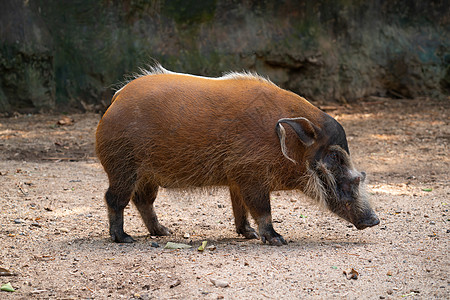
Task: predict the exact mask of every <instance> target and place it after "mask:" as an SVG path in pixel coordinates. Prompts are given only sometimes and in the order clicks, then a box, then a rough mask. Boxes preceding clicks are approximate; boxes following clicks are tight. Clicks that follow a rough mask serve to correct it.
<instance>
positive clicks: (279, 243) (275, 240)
mask: <svg viewBox="0 0 450 300" xmlns="http://www.w3.org/2000/svg"><path fill="white" fill-rule="evenodd" d="M268 241H269V244H270V245H272V246H282V245H287V242H286V241H285V240H284V238H283V237H282V236H277V237H273V238H271V239H269V240H268Z"/></svg>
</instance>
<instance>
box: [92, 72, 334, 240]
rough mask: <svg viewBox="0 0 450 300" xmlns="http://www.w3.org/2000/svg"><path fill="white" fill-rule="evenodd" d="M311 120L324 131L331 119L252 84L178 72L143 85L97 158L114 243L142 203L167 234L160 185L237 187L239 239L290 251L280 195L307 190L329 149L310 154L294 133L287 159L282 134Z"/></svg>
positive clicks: (123, 106)
mask: <svg viewBox="0 0 450 300" xmlns="http://www.w3.org/2000/svg"><path fill="white" fill-rule="evenodd" d="M294 117H304V118H307V119H308V120H309V121H310V122H311V123H313V124H314V125H315V126H317V128H318V130H320V129H321V128H322V125H323V124H324V123H325V120H328V118H329V116H327V115H326V114H324V113H323V112H322V111H320V110H319V109H318V108H316V107H315V106H313V105H311V104H310V103H309V102H308V101H306V100H305V99H304V98H302V97H299V96H298V95H296V94H294V93H291V92H288V91H286V90H283V89H280V88H279V87H277V86H275V85H274V84H272V83H271V82H269V81H267V80H264V79H262V78H259V77H257V76H251V75H248V74H247V75H242V74H241V75H239V74H238V75H236V74H235V75H234V76H233V75H230V76H227V77H224V78H222V79H221V78H216V79H209V78H204V77H196V76H190V75H183V74H175V73H170V72H167V73H165V72H163V71H161V72H155V74H150V75H147V76H142V77H139V78H137V79H135V80H133V81H131V82H130V83H128V84H127V85H126V86H125V87H124V88H122V89H121V90H120V91H119V92H118V93H117V94H116V95H115V96H114V99H113V103H112V105H111V106H110V107H109V109H108V110H107V112H106V113H105V115H104V116H103V118H102V120H101V121H100V123H99V125H98V129H97V141H96V142H97V143H96V151H97V155H98V157H99V159H100V161H101V163H102V165H103V166H104V169H105V171H106V173H107V174H108V177H109V183H110V187H109V189H108V192H107V193H106V201H107V204H108V211H109V219H110V231H111V235H112V237H113V239H114V240H116V241H119V242H130V241H132V239H131V237H129V236H128V235H127V234H126V233H125V232H124V231H123V208H124V207H125V206H126V205H127V203H128V202H129V200H130V199H133V201H134V203H135V204H136V206H137V208H138V210H139V211H140V213H141V215H142V218H143V219H144V222H145V223H146V225H147V228H148V229H149V231H150V232H151V233H152V234H160V235H164V234H168V233H169V231H168V230H167V228H165V227H164V226H162V225H161V224H159V222H158V220H157V218H156V214H155V212H154V210H153V201H154V200H155V198H156V193H157V189H158V186H162V187H167V188H171V187H174V188H187V187H204V186H229V188H230V195H231V199H232V204H233V211H234V215H235V219H236V227H237V231H238V233H241V234H243V235H244V236H246V237H247V238H256V237H258V235H257V234H256V232H255V231H254V230H253V229H252V228H251V227H250V225H249V223H248V220H247V214H248V212H250V214H251V215H252V217H253V218H254V219H255V220H256V222H257V224H258V227H259V234H260V235H261V238H262V240H263V241H265V240H268V241H269V242H270V243H271V244H276V245H279V244H282V243H285V241H284V240H283V238H282V237H281V236H280V235H278V234H277V233H276V232H275V231H274V229H273V227H272V222H271V214H270V199H269V195H270V192H271V191H274V190H282V189H300V190H304V188H305V185H306V182H305V181H304V180H305V174H306V173H307V168H308V164H309V163H308V162H309V161H311V160H312V159H313V156H314V155H315V153H316V152H317V151H318V149H319V148H320V147H321V146H323V145H324V143H326V139H324V138H321V139H320V140H318V141H317V142H316V143H314V144H313V145H312V146H310V147H306V146H305V145H304V144H303V143H302V142H301V141H300V140H299V139H298V138H296V135H295V133H294V131H293V130H292V129H289V128H288V129H287V139H286V146H287V149H291V150H292V149H295V151H291V150H289V155H290V157H292V159H293V160H295V161H298V162H299V163H298V164H295V163H292V162H290V161H289V160H287V159H286V157H285V156H283V153H282V152H281V150H280V139H279V137H278V136H277V132H276V130H275V128H276V126H277V122H278V120H280V119H282V118H294Z"/></svg>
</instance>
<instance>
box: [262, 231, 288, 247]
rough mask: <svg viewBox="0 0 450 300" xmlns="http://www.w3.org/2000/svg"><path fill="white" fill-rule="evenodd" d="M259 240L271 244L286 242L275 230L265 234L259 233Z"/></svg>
mask: <svg viewBox="0 0 450 300" xmlns="http://www.w3.org/2000/svg"><path fill="white" fill-rule="evenodd" d="M261 241H262V242H263V243H266V241H267V242H269V245H271V246H282V245H287V242H286V241H285V240H284V238H283V237H282V236H281V235H279V234H278V233H276V232H275V231H274V234H265V235H263V234H261Z"/></svg>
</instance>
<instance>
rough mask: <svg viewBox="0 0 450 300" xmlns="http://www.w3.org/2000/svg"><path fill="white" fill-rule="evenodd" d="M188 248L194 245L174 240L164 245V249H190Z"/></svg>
mask: <svg viewBox="0 0 450 300" xmlns="http://www.w3.org/2000/svg"><path fill="white" fill-rule="evenodd" d="M188 248H192V246H191V245H186V244H181V243H173V242H167V244H166V245H165V246H164V249H188Z"/></svg>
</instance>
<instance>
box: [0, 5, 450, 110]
mask: <svg viewBox="0 0 450 300" xmlns="http://www.w3.org/2000/svg"><path fill="white" fill-rule="evenodd" d="M1 6H2V7H1V9H0V112H13V111H19V112H36V111H46V110H54V109H57V110H67V109H70V108H73V109H82V110H96V109H98V110H102V109H104V107H106V106H107V105H108V104H109V102H110V99H111V96H112V94H113V93H114V87H115V86H116V85H117V84H118V83H120V82H121V81H123V80H124V75H126V74H132V73H133V72H137V71H138V69H139V67H145V66H146V65H148V64H151V63H152V62H153V61H154V60H156V61H159V62H160V63H161V64H162V65H163V66H164V67H165V68H167V69H169V70H173V71H179V72H185V73H193V74H198V75H206V76H218V75H221V74H222V73H223V72H225V71H230V70H234V71H240V70H244V69H245V70H253V71H257V72H258V73H259V74H261V75H264V76H268V77H270V79H271V80H272V81H274V82H275V83H277V84H278V85H280V86H281V87H284V88H287V89H290V90H292V91H294V92H295V93H297V94H300V95H302V96H304V97H306V98H308V99H310V100H313V101H322V102H327V101H338V102H344V103H345V102H352V101H358V100H360V99H363V98H365V97H368V96H379V97H391V98H414V97H429V98H434V99H436V98H438V99H442V100H443V101H448V99H449V98H448V96H449V95H450V67H449V66H450V50H449V44H450V36H449V32H450V8H449V6H448V1H447V0H435V1H419V0H410V1H406V0H403V1H401V0H379V1H363V0H334V1H314V0H300V1H294V0H285V1H256V0H247V1H235V0H202V1H196V0H154V1H147V0H125V1H118V0H97V1H94V0H54V1H48V0H23V1H21V0H1Z"/></svg>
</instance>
